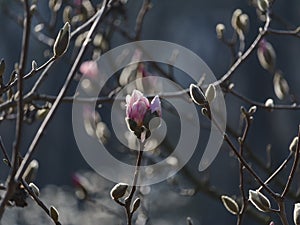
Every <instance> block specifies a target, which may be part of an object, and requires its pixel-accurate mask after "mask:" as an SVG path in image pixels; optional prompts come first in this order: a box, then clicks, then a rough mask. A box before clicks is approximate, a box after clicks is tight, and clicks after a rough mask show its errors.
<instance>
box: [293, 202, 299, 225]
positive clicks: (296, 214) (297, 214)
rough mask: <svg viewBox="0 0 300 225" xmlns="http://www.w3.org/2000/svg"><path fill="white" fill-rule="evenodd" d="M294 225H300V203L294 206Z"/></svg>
mask: <svg viewBox="0 0 300 225" xmlns="http://www.w3.org/2000/svg"><path fill="white" fill-rule="evenodd" d="M294 223H295V225H300V203H296V204H295V205H294Z"/></svg>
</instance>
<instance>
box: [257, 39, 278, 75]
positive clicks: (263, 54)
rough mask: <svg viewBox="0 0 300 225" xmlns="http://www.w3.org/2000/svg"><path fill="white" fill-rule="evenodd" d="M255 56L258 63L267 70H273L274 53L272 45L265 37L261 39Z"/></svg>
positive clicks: (274, 62)
mask: <svg viewBox="0 0 300 225" xmlns="http://www.w3.org/2000/svg"><path fill="white" fill-rule="evenodd" d="M257 57H258V60H259V63H260V65H261V66H262V67H263V68H264V69H266V70H268V71H269V72H272V71H274V68H275V64H276V53H275V50H274V48H273V46H272V45H271V44H270V43H269V42H267V41H266V40H265V39H263V40H261V41H260V43H259V45H258V49H257Z"/></svg>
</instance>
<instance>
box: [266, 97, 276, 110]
mask: <svg viewBox="0 0 300 225" xmlns="http://www.w3.org/2000/svg"><path fill="white" fill-rule="evenodd" d="M265 106H266V107H268V108H273V107H274V101H273V99H272V98H268V99H267V100H266V101H265Z"/></svg>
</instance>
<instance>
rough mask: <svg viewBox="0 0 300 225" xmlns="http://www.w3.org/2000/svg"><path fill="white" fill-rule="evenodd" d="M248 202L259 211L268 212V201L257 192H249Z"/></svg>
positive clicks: (269, 205)
mask: <svg viewBox="0 0 300 225" xmlns="http://www.w3.org/2000/svg"><path fill="white" fill-rule="evenodd" d="M249 200H250V202H251V203H252V204H253V205H254V206H255V207H256V208H257V209H258V210H259V211H262V212H268V211H270V208H271V204H270V201H269V199H268V198H267V197H266V196H264V195H263V194H262V193H260V192H259V191H253V190H249Z"/></svg>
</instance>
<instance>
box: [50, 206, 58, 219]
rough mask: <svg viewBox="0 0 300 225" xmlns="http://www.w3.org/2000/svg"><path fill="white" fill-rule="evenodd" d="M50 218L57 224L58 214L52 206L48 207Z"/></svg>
mask: <svg viewBox="0 0 300 225" xmlns="http://www.w3.org/2000/svg"><path fill="white" fill-rule="evenodd" d="M49 213H50V217H51V218H52V220H53V221H54V222H55V223H57V222H58V217H59V213H58V211H57V209H56V208H55V207H54V206H50V212H49Z"/></svg>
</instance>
